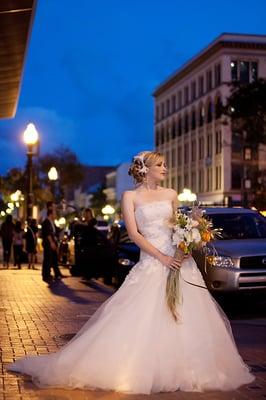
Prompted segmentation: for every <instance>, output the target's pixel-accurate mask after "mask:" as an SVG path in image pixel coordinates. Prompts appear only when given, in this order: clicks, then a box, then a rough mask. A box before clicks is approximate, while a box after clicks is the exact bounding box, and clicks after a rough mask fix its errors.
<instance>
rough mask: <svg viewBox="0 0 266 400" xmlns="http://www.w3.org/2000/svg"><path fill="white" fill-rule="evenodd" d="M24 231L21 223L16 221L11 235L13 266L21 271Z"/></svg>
mask: <svg viewBox="0 0 266 400" xmlns="http://www.w3.org/2000/svg"><path fill="white" fill-rule="evenodd" d="M23 237H24V231H23V229H22V224H21V221H16V224H15V228H14V234H13V251H14V265H16V266H17V267H18V269H21V262H22V251H23Z"/></svg>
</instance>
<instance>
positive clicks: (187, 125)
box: [185, 113, 189, 133]
mask: <svg viewBox="0 0 266 400" xmlns="http://www.w3.org/2000/svg"><path fill="white" fill-rule="evenodd" d="M188 130H189V121H188V114H187V113H186V114H185V133H188Z"/></svg>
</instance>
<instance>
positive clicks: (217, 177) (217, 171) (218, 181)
mask: <svg viewBox="0 0 266 400" xmlns="http://www.w3.org/2000/svg"><path fill="white" fill-rule="evenodd" d="M221 184H222V167H221V165H219V166H218V167H216V168H215V190H220V189H221Z"/></svg>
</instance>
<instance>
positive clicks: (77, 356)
mask: <svg viewBox="0 0 266 400" xmlns="http://www.w3.org/2000/svg"><path fill="white" fill-rule="evenodd" d="M168 271H169V270H168V269H167V268H166V267H164V266H163V265H162V264H160V262H159V261H157V260H155V259H154V258H152V257H150V256H146V257H145V258H144V259H142V260H141V261H140V262H139V263H138V264H137V265H136V266H135V267H134V268H133V270H132V271H131V272H130V274H129V276H128V277H127V279H126V281H125V282H124V284H123V285H122V286H121V288H120V289H119V290H118V291H117V292H116V293H115V294H114V295H113V296H112V297H110V298H109V299H108V300H107V301H106V302H105V303H104V304H103V305H102V306H101V307H100V308H99V309H98V311H97V312H96V313H95V314H94V315H93V316H92V317H91V318H90V320H89V321H88V322H87V323H86V324H85V325H84V326H83V328H82V329H81V330H80V331H79V332H78V333H77V335H76V336H75V337H74V338H73V339H72V340H71V341H70V342H69V343H68V344H67V345H65V346H64V347H63V348H62V349H60V350H59V351H58V352H56V353H52V354H48V355H43V356H27V357H24V358H22V359H19V360H17V361H16V362H15V363H13V364H10V365H9V368H8V369H9V370H10V371H15V372H20V373H23V374H27V375H30V376H31V377H32V379H33V381H34V382H35V383H36V384H37V385H38V386H41V387H46V386H52V387H61V388H82V389H85V388H87V389H103V390H115V391H118V392H124V393H143V394H150V393H154V392H168V391H176V390H182V391H199V392H201V391H207V390H223V391H227V390H234V389H236V388H237V387H239V386H241V385H243V384H247V383H250V382H252V381H253V380H254V376H253V375H252V374H251V373H250V372H249V369H248V367H247V366H246V365H245V364H244V362H243V360H242V359H241V357H240V355H239V353H238V351H237V348H236V346H235V343H234V339H233V336H232V334H231V328H230V324H229V322H228V320H227V318H226V317H225V315H224V314H223V312H222V311H221V309H220V308H219V306H218V305H217V303H216V302H215V300H214V299H213V298H212V297H211V296H210V294H209V292H208V291H207V290H206V289H202V288H198V287H196V286H193V285H191V284H188V283H187V282H185V280H187V281H189V282H192V283H195V284H198V285H202V286H204V281H203V279H202V276H201V274H200V272H199V270H198V268H197V266H196V264H195V262H194V260H193V258H192V257H191V258H189V259H186V260H185V261H184V262H183V266H182V268H181V274H180V289H181V293H182V298H183V300H182V304H181V305H180V306H179V308H178V314H179V320H178V322H175V321H174V319H173V317H172V315H171V313H170V312H169V310H168V308H167V305H166V299H165V290H166V281H167V275H168Z"/></svg>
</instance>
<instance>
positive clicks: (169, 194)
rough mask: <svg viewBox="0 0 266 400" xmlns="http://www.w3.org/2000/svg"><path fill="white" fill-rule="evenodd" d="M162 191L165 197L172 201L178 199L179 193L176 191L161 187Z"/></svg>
mask: <svg viewBox="0 0 266 400" xmlns="http://www.w3.org/2000/svg"><path fill="white" fill-rule="evenodd" d="M160 190H161V191H162V192H163V193H164V194H165V197H167V198H168V199H171V200H175V199H176V197H177V193H176V191H175V190H174V189H171V188H164V187H162V186H160Z"/></svg>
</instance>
